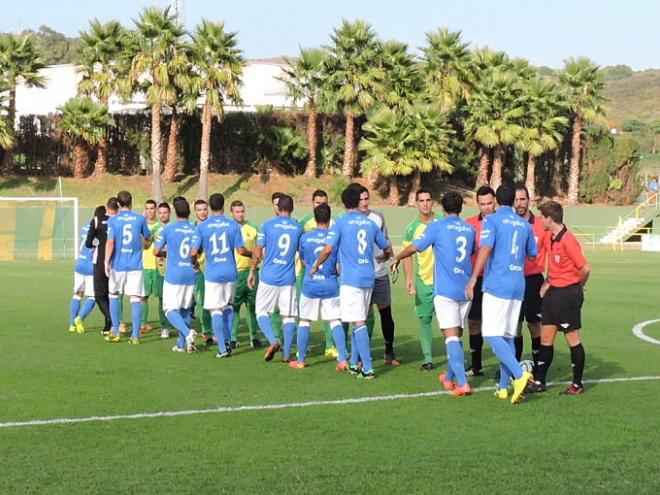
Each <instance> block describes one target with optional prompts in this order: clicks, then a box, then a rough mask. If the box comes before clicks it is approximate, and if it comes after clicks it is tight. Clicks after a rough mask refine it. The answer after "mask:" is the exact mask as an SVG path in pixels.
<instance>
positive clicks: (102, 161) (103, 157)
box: [94, 133, 110, 177]
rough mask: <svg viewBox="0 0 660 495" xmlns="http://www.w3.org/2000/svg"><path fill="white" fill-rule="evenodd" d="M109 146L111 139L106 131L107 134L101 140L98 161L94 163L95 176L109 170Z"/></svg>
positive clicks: (99, 175) (100, 175)
mask: <svg viewBox="0 0 660 495" xmlns="http://www.w3.org/2000/svg"><path fill="white" fill-rule="evenodd" d="M109 148H110V140H109V139H108V135H107V133H106V135H105V136H103V137H102V138H101V140H100V141H99V148H98V155H97V156H96V163H95V164H94V177H102V176H103V175H105V173H106V172H107V171H108V149H109Z"/></svg>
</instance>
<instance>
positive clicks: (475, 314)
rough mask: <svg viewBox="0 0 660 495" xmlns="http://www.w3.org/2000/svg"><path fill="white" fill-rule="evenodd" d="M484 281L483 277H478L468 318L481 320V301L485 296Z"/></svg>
mask: <svg viewBox="0 0 660 495" xmlns="http://www.w3.org/2000/svg"><path fill="white" fill-rule="evenodd" d="M483 281H484V278H483V277H478V278H477V283H476V284H475V286H474V297H473V298H472V306H470V312H469V313H468V320H481V301H482V300H483V298H484V292H483V290H482V284H483Z"/></svg>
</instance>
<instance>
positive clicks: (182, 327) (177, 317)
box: [165, 310, 190, 347]
mask: <svg viewBox="0 0 660 495" xmlns="http://www.w3.org/2000/svg"><path fill="white" fill-rule="evenodd" d="M182 312H183V310H181V311H176V310H170V311H168V312H167V313H165V316H167V319H168V321H169V322H170V323H171V324H172V326H173V327H174V328H176V329H177V330H178V331H179V336H180V337H183V338H184V339H185V338H186V337H187V336H188V332H189V331H190V329H189V328H188V325H186V321H185V320H184V319H183V316H182V314H181V313H182ZM181 347H184V346H181Z"/></svg>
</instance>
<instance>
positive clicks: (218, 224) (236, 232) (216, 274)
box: [192, 215, 245, 283]
mask: <svg viewBox="0 0 660 495" xmlns="http://www.w3.org/2000/svg"><path fill="white" fill-rule="evenodd" d="M192 247H193V249H197V250H199V249H200V248H203V249H204V254H205V255H206V268H205V269H204V278H205V279H206V280H208V281H209V282H214V283H221V282H235V281H236V279H237V278H238V271H237V270H236V259H235V258H234V249H236V248H242V247H245V245H244V244H243V234H241V226H240V224H239V223H238V222H236V221H235V220H233V219H231V218H227V217H225V216H224V215H217V216H212V217H209V219H208V220H206V221H205V222H203V223H201V224H199V225H198V226H197V229H195V237H194V238H193V242H192Z"/></svg>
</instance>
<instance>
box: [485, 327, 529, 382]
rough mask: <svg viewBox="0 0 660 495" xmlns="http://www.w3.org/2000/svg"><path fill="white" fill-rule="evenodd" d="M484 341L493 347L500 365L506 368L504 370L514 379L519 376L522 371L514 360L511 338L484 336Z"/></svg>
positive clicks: (513, 347) (514, 353) (514, 354)
mask: <svg viewBox="0 0 660 495" xmlns="http://www.w3.org/2000/svg"><path fill="white" fill-rule="evenodd" d="M486 342H488V344H489V345H490V347H491V348H492V349H493V352H494V353H495V356H497V359H499V360H500V363H501V365H502V366H503V367H504V368H506V371H508V373H509V374H511V376H513V378H514V379H515V380H518V379H519V378H521V377H522V374H523V371H522V368H521V367H520V363H519V362H518V361H517V360H516V351H515V346H514V343H513V339H510V338H506V337H486ZM502 375H504V373H502ZM500 383H501V382H500ZM507 384H508V382H507Z"/></svg>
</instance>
